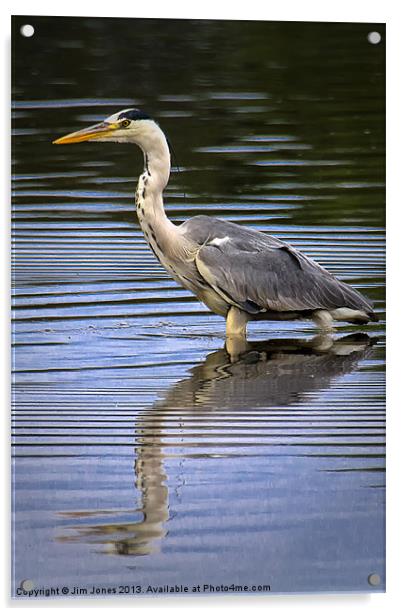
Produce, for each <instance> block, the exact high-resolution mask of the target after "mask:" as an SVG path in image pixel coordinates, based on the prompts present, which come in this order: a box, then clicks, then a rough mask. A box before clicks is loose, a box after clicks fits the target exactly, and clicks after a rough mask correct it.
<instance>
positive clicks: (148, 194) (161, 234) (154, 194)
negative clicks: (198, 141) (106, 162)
mask: <svg viewBox="0 0 402 616" xmlns="http://www.w3.org/2000/svg"><path fill="white" fill-rule="evenodd" d="M139 145H140V147H141V149H142V151H143V153H144V171H143V173H142V175H141V176H140V178H139V181H138V186H137V192H136V206H137V215H138V220H139V222H140V224H141V227H142V230H143V231H144V235H145V237H146V239H147V241H148V243H149V244H150V246H151V248H152V249H153V250H154V252H155V253H157V256H158V257H159V256H160V254H159V253H162V254H166V253H167V252H168V251H169V248H170V247H172V245H173V243H174V237H175V235H176V234H177V230H176V229H177V228H176V226H175V225H174V224H173V223H172V222H171V221H170V220H169V219H168V217H167V216H166V213H165V210H164V207H163V190H164V188H165V186H166V184H167V183H168V180H169V175H170V152H169V147H168V144H167V141H166V138H165V135H164V134H163V132H162V131H161V129H160V128H159V126H157V124H153V126H152V127H150V130H149V133H147V135H146V136H144V137H143V138H142V140H141V143H140V144H139Z"/></svg>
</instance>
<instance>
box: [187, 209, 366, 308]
mask: <svg viewBox="0 0 402 616" xmlns="http://www.w3.org/2000/svg"><path fill="white" fill-rule="evenodd" d="M197 219H198V220H197ZM185 224H186V225H187V226H185V225H183V231H185V232H186V234H187V235H188V236H190V237H191V238H192V239H193V241H196V242H197V243H198V244H199V245H200V248H199V250H198V253H197V257H196V265H197V268H198V270H199V272H200V274H201V275H202V277H203V278H204V279H205V280H206V281H207V282H208V284H209V285H210V286H212V287H213V288H214V289H215V291H216V292H217V293H219V294H220V295H221V296H222V297H223V298H224V299H225V300H226V301H228V302H229V303H230V304H233V305H236V306H239V307H240V308H242V309H243V310H246V311H247V312H250V313H255V314H256V313H258V312H264V311H275V312H284V311H286V312H287V311H305V310H317V309H335V308H343V307H347V308H352V309H354V310H362V311H364V312H366V313H368V314H370V313H372V310H373V308H372V306H371V304H370V303H369V302H368V300H366V299H365V298H364V297H363V296H362V295H361V294H360V293H358V291H356V290H355V289H352V288H351V287H350V286H349V285H347V284H344V283H342V282H341V281H339V280H337V279H336V278H335V277H334V276H333V275H332V274H330V273H329V272H328V271H327V270H325V269H324V268H323V267H321V266H320V265H319V264H318V263H315V262H314V261H312V260H311V259H309V258H308V257H306V256H305V255H303V254H302V253H301V252H299V251H298V250H296V249H295V248H293V247H292V246H290V245H289V244H286V243H285V242H282V241H281V240H279V239H278V238H275V237H272V236H268V235H265V234H264V233H261V232H259V231H254V230H252V229H247V228H244V227H241V226H239V225H236V224H234V223H230V222H226V221H224V220H220V219H217V218H210V217H207V216H196V217H195V218H193V219H191V220H190V221H188V222H187V223H185Z"/></svg>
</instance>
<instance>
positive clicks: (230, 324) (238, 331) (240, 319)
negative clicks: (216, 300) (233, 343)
mask: <svg viewBox="0 0 402 616" xmlns="http://www.w3.org/2000/svg"><path fill="white" fill-rule="evenodd" d="M248 320H249V315H248V314H247V312H243V310H240V309H239V308H236V307H235V306H232V307H231V308H229V312H228V313H227V315H226V336H227V337H229V336H242V337H244V338H245V337H246V327H247V321H248Z"/></svg>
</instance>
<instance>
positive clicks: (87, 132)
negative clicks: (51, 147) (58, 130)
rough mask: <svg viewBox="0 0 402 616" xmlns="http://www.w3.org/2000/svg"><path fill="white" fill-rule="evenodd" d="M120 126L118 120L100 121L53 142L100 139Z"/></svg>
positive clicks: (62, 142)
mask: <svg viewBox="0 0 402 616" xmlns="http://www.w3.org/2000/svg"><path fill="white" fill-rule="evenodd" d="M118 128H120V124H119V123H118V122H100V124H94V125H93V126H89V127H88V128H84V129H83V130H77V131H76V132H75V133H69V134H68V135H64V137H59V138H58V139H55V141H53V143H56V144H64V143H80V142H81V141H90V140H92V139H95V140H96V139H102V138H103V137H107V136H108V135H111V134H113V133H114V131H115V130H117V129H118Z"/></svg>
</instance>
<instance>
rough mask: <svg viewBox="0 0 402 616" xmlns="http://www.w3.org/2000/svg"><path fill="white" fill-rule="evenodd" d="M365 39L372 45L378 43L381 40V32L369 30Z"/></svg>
mask: <svg viewBox="0 0 402 616" xmlns="http://www.w3.org/2000/svg"><path fill="white" fill-rule="evenodd" d="M367 40H368V42H369V43H371V44H372V45H378V43H380V41H381V34H380V33H379V32H369V33H368V35H367Z"/></svg>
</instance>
